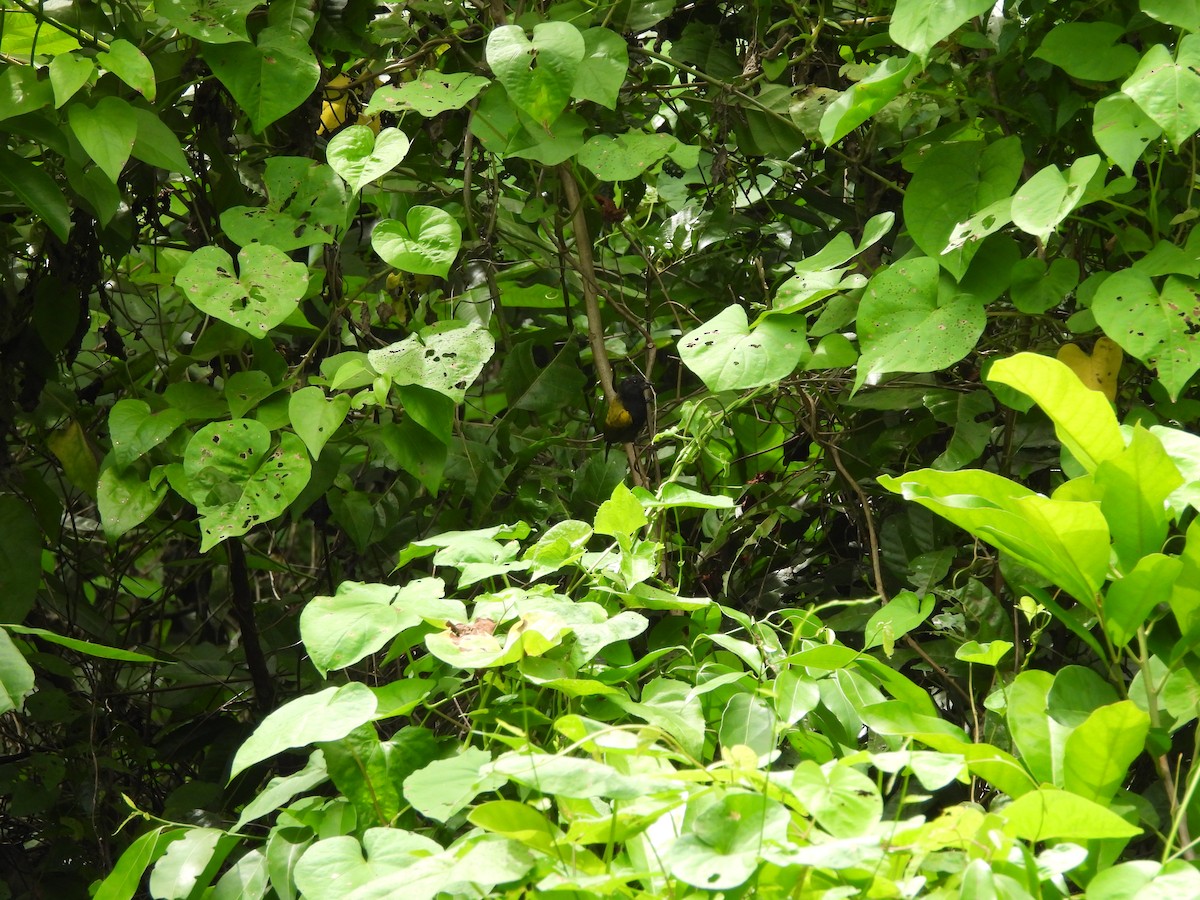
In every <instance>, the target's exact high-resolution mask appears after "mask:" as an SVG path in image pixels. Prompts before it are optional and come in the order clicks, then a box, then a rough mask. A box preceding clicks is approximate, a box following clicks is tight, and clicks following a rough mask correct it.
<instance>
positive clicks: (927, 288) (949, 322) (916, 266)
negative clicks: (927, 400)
mask: <svg viewBox="0 0 1200 900" xmlns="http://www.w3.org/2000/svg"><path fill="white" fill-rule="evenodd" d="M986 322H987V316H986V313H985V312H984V306H983V304H982V303H980V302H979V300H977V299H976V298H975V297H974V296H973V295H971V294H962V293H958V291H957V287H956V286H955V285H954V283H953V281H952V280H950V279H949V278H948V277H947V278H945V279H943V278H941V277H940V272H939V268H938V264H937V261H936V260H933V259H930V258H929V257H927V256H922V257H918V258H916V259H906V260H901V261H900V262H897V263H895V264H893V265H892V266H891V267H890V268H887V269H884V270H883V271H882V272H880V273H879V274H878V275H876V276H875V277H874V278H872V279H871V281H870V283H869V284H868V285H867V292H866V294H865V295H864V297H863V300H862V303H861V304H860V305H859V308H858V338H859V343H860V346H861V348H862V356H861V358H860V359H859V361H858V372H857V374H856V375H855V379H854V389H855V390H856V391H857V390H858V389H859V388H861V387H862V386H863V384H865V383H866V381H867V379H868V378H870V377H871V376H874V375H882V374H884V373H885V372H936V371H937V370H938V369H944V368H946V367H947V366H951V365H953V364H954V363H956V362H958V361H959V360H960V359H962V358H963V357H964V356H966V355H967V354H968V353H970V352H971V349H972V348H973V347H974V346H975V342H976V341H977V340H978V339H979V336H980V335H981V334H983V326H984V325H985V324H986Z"/></svg>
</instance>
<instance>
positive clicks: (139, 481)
mask: <svg viewBox="0 0 1200 900" xmlns="http://www.w3.org/2000/svg"><path fill="white" fill-rule="evenodd" d="M132 402H136V401H132ZM166 493H167V485H166V483H165V482H163V483H162V484H160V485H158V487H157V488H155V487H151V486H150V484H149V482H147V481H145V480H144V479H143V478H142V477H141V476H140V475H139V474H138V473H137V471H136V470H134V469H124V468H121V467H120V466H119V465H117V464H116V463H115V462H114V464H113V465H110V466H106V467H105V468H104V469H103V470H102V471H101V472H100V479H99V482H98V483H97V486H96V505H97V507H98V509H99V511H100V521H101V522H102V523H103V525H104V533H105V535H107V536H108V538H109V540H116V539H117V538H119V537H120V536H121V535H123V534H125V533H126V532H128V531H131V530H133V529H134V528H136V527H137V526H139V525H141V524H142V523H143V522H145V521H146V520H147V519H148V518H150V517H151V516H152V515H154V511H155V510H156V509H158V507H159V504H160V503H162V500H163V497H165V496H166Z"/></svg>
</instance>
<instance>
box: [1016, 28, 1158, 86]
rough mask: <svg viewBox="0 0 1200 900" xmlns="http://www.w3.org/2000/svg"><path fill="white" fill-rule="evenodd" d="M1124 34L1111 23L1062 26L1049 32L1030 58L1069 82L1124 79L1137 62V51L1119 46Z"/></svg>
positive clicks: (1121, 44)
mask: <svg viewBox="0 0 1200 900" xmlns="http://www.w3.org/2000/svg"><path fill="white" fill-rule="evenodd" d="M1124 34H1125V29H1124V28H1122V27H1121V26H1120V25H1116V24H1114V23H1112V22H1063V23H1062V24H1059V25H1055V26H1054V27H1053V28H1052V29H1050V33H1049V34H1047V35H1046V37H1045V38H1043V39H1042V44H1041V46H1040V47H1038V49H1037V52H1036V53H1034V54H1033V55H1034V57H1036V58H1037V59H1044V60H1046V61H1047V62H1049V63H1052V64H1053V65H1056V66H1058V67H1059V68H1060V69H1062V70H1063V71H1064V72H1066V73H1067V74H1068V75H1070V76H1071V77H1072V78H1081V79H1083V80H1085V81H1112V80H1113V79H1116V78H1120V77H1121V76H1123V75H1128V74H1129V73H1130V72H1131V71H1132V70H1133V67H1134V66H1136V65H1137V62H1138V52H1137V50H1135V49H1134V48H1133V47H1131V46H1130V45H1129V44H1125V43H1121V42H1120V41H1121V38H1122V36H1124Z"/></svg>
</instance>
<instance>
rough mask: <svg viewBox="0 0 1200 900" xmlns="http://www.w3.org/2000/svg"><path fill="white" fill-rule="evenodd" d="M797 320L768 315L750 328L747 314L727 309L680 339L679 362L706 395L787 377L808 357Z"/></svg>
mask: <svg viewBox="0 0 1200 900" xmlns="http://www.w3.org/2000/svg"><path fill="white" fill-rule="evenodd" d="M804 330H805V319H804V317H803V316H800V315H772V316H767V317H765V318H763V319H761V320H760V321H759V323H758V324H757V325H755V326H754V327H753V328H751V327H750V324H749V322H748V321H747V319H746V310H745V309H744V308H742V307H741V306H739V305H737V304H734V305H733V306H728V307H726V308H725V309H724V310H723V311H721V312H719V313H718V314H717V315H716V316H714V317H713V318H712V319H709V320H708V321H707V322H705V323H704V324H703V325H701V326H700V327H699V328H696V329H695V330H693V331H690V332H688V333H687V334H685V335H684V336H683V337H682V338H680V339H679V357H680V359H682V360H683V364H684V365H685V366H687V367H688V368H689V369H691V370H692V371H693V372H695V373H696V374H697V375H698V376H699V377H700V380H701V381H703V382H704V384H705V386H706V387H708V389H709V390H710V391H713V392H718V391H731V390H745V389H747V388H753V387H758V386H760V385H764V384H770V383H772V382H774V381H779V380H780V379H782V378H786V377H787V376H788V375H791V374H792V372H794V371H795V370H796V367H797V366H799V365H801V364H802V363H803V362H804V361H805V360H806V359H807V358H808V356H809V353H810V350H809V347H808V342H807V341H806V340H805V339H804Z"/></svg>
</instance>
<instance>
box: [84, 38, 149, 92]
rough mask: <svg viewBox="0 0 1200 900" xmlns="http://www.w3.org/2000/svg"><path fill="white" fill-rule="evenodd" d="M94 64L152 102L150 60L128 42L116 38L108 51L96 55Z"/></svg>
mask: <svg viewBox="0 0 1200 900" xmlns="http://www.w3.org/2000/svg"><path fill="white" fill-rule="evenodd" d="M96 62H97V63H99V64H100V65H101V66H103V67H104V68H105V69H108V71H110V72H112V73H113V74H114V75H116V76H117V77H118V78H120V79H121V80H122V81H123V82H125V83H126V84H127V85H129V86H130V87H131V88H133V89H134V90H135V91H137V92H138V93H139V94H141V95H142V96H143V97H145V98H146V99H147V100H151V101H152V100H154V94H155V88H156V84H155V80H154V67H153V66H152V65H150V60H149V59H147V58H146V55H145V54H144V53H142V51H141V50H139V49H138V48H137V47H135V46H134V45H133V44H131V43H129V41H126V40H123V39H121V38H118V39H117V40H115V41H113V42H112V43H111V44H109V45H108V50H106V51H103V52H101V53H97V54H96Z"/></svg>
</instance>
